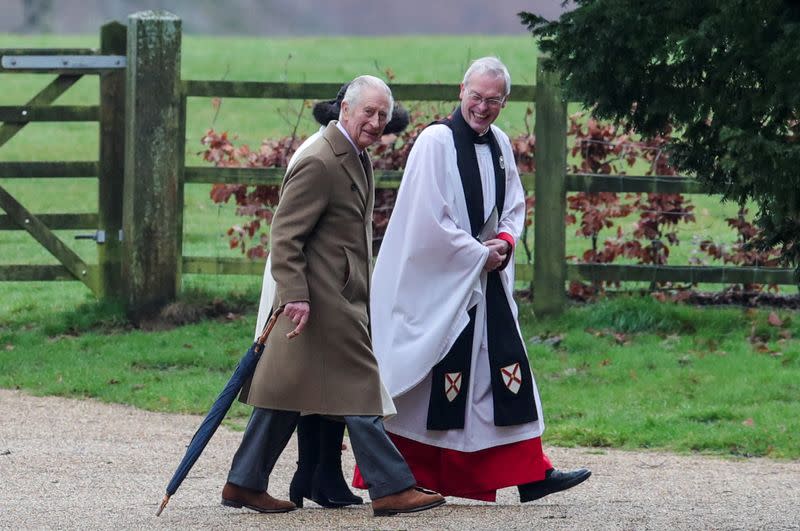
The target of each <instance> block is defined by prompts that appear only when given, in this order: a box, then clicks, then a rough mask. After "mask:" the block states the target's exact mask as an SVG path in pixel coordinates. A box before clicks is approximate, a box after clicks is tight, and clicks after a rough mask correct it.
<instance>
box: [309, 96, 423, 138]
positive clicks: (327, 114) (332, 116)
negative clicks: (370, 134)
mask: <svg viewBox="0 0 800 531" xmlns="http://www.w3.org/2000/svg"><path fill="white" fill-rule="evenodd" d="M348 85H349V83H345V84H344V85H342V88H340V89H339V93H338V94H337V95H336V99H334V100H324V101H320V102H318V103H317V104H316V105H314V109H313V111H312V113H313V114H314V118H315V119H316V120H317V122H319V124H320V125H328V122H330V121H331V120H338V119H339V109H340V107H341V104H342V100H343V99H344V93H345V92H347V87H348ZM408 121H409V118H408V111H407V110H405V108H404V107H403V106H402V105H400V104H399V103H397V102H394V110H393V111H392V119H391V120H389V123H388V124H386V127H385V128H384V129H383V134H384V135H396V134H397V133H399V132H401V131H402V130H403V129H405V128H406V127H408Z"/></svg>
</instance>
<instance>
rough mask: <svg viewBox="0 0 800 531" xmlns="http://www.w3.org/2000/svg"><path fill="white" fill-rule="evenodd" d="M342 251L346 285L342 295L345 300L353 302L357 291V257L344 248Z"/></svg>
mask: <svg viewBox="0 0 800 531" xmlns="http://www.w3.org/2000/svg"><path fill="white" fill-rule="evenodd" d="M342 250H343V251H344V285H343V286H342V289H341V294H342V297H344V298H345V299H347V300H352V297H353V290H354V289H355V278H354V277H355V274H354V273H355V269H354V266H355V257H354V256H353V253H352V252H351V251H349V250H348V249H347V248H346V247H342Z"/></svg>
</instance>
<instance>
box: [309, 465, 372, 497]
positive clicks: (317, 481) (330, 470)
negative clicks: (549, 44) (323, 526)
mask: <svg viewBox="0 0 800 531" xmlns="http://www.w3.org/2000/svg"><path fill="white" fill-rule="evenodd" d="M311 485H312V487H311V499H312V500H313V501H314V502H315V503H317V504H319V505H321V506H323V507H327V508H338V507H347V506H348V505H361V504H362V503H364V500H363V499H361V497H360V496H356V495H355V494H353V493H352V492H351V491H350V489H349V488H348V486H347V482H346V481H345V480H344V475H343V474H342V464H341V461H337V462H327V463H320V464H319V465H317V470H316V472H314V479H313V481H312V482H311Z"/></svg>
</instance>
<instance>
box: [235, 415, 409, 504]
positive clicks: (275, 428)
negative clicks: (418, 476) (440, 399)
mask: <svg viewBox="0 0 800 531" xmlns="http://www.w3.org/2000/svg"><path fill="white" fill-rule="evenodd" d="M299 418H300V413H298V412H296V411H281V410H277V409H262V408H253V414H252V415H250V421H249V422H248V423H247V428H246V429H245V431H244V435H243V436H242V443H241V444H240V445H239V449H238V450H237V451H236V454H235V455H234V456H233V463H231V470H230V472H228V481H229V482H231V483H233V484H234V485H238V486H240V487H245V488H248V489H253V490H260V491H263V490H266V489H267V486H268V484H269V475H270V473H271V472H272V469H273V468H274V467H275V463H276V462H277V461H278V457H279V456H280V455H281V453H282V452H283V449H284V448H286V445H287V444H288V443H289V439H290V438H291V437H292V433H293V432H294V429H295V427H296V426H297V421H298V420H299ZM344 420H345V423H346V424H347V431H348V433H349V434H350V444H351V446H352V447H353V455H354V456H355V458H356V463H358V468H359V470H360V471H361V475H362V476H363V477H364V481H365V482H366V483H367V486H368V488H369V496H370V498H372V499H373V500H374V499H375V498H380V497H383V496H388V495H389V494H395V493H397V492H400V491H403V490H405V489H407V488H409V487H413V486H414V485H416V484H417V482H416V480H415V479H414V475H413V474H412V473H411V470H410V469H409V468H408V465H407V464H406V462H405V459H403V456H402V455H400V452H398V451H397V448H396V447H395V445H394V443H392V441H391V439H389V436H388V435H386V430H384V428H383V420H382V419H381V417H368V416H346V417H344Z"/></svg>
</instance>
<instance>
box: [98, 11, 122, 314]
mask: <svg viewBox="0 0 800 531" xmlns="http://www.w3.org/2000/svg"><path fill="white" fill-rule="evenodd" d="M126 46H127V29H126V28H125V26H124V25H122V24H120V23H119V22H111V23H109V24H106V25H104V26H103V27H102V28H100V51H101V53H102V54H104V55H125V51H126ZM99 167H100V172H99V175H98V201H97V216H98V227H97V228H98V230H100V231H102V232H103V233H104V235H105V240H104V242H103V243H101V244H99V245H98V246H97V264H98V282H97V295H98V297H100V298H102V299H119V298H122V296H123V295H124V288H123V284H122V269H121V267H122V238H121V237H120V236H121V234H122V233H121V230H122V189H123V183H124V178H125V70H110V71H108V72H104V73H103V74H101V75H100V164H99Z"/></svg>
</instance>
